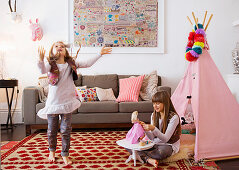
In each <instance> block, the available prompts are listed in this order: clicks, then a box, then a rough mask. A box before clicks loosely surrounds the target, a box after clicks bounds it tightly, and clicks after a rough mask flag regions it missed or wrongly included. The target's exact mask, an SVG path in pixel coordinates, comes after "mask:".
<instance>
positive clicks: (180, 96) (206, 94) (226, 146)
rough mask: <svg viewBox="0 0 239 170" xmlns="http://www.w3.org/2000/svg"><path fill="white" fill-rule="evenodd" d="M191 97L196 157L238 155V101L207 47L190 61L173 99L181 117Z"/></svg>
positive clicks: (197, 158) (196, 158)
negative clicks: (196, 57) (194, 59)
mask: <svg viewBox="0 0 239 170" xmlns="http://www.w3.org/2000/svg"><path fill="white" fill-rule="evenodd" d="M187 96H191V104H192V111H193V116H194V121H195V126H196V141H195V160H199V159H203V158H221V157H230V156H239V133H238V131H239V104H238V103H237V101H236V99H235V97H234V96H233V95H232V93H231V91H230V90H229V88H228V87H227V85H226V83H225V81H224V79H223V77H222V76H221V74H220V72H219V70H218V68H217V66H216V65H215V63H214V62H213V60H212V58H211V56H210V54H209V53H208V51H207V50H206V49H203V53H202V54H201V55H200V57H199V58H198V60H196V61H194V62H190V63H189V65H188V68H187V71H186V73H185V75H184V77H183V79H182V80H181V82H180V83H179V85H178V87H177V88H176V90H175V92H174V93H173V95H172V97H171V99H172V102H173V104H174V106H175V109H176V111H177V112H178V114H179V115H180V116H181V117H182V116H184V113H185V110H186V108H187V105H188V98H187Z"/></svg>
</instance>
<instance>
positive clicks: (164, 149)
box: [126, 145, 173, 163]
mask: <svg viewBox="0 0 239 170" xmlns="http://www.w3.org/2000/svg"><path fill="white" fill-rule="evenodd" d="M126 150H127V151H128V152H129V153H130V154H132V151H131V149H126ZM137 152H138V155H139V156H140V157H141V159H142V160H143V161H144V162H145V163H146V162H147V160H148V159H149V158H153V159H156V160H161V159H165V158H167V157H169V156H171V155H172V153H173V149H172V146H171V145H154V146H153V147H152V148H150V149H148V150H144V151H137Z"/></svg>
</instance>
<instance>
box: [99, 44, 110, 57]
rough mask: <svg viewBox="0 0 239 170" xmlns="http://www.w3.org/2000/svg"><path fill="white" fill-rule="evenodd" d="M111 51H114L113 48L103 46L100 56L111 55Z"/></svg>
mask: <svg viewBox="0 0 239 170" xmlns="http://www.w3.org/2000/svg"><path fill="white" fill-rule="evenodd" d="M111 51H112V48H111V47H105V46H103V47H102V48H101V51H100V55H104V54H110V53H111Z"/></svg>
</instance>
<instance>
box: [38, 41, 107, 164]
mask: <svg viewBox="0 0 239 170" xmlns="http://www.w3.org/2000/svg"><path fill="white" fill-rule="evenodd" d="M78 51H79V50H78ZM110 52H111V48H106V47H103V48H102V49H101V52H100V54H99V55H97V56H96V57H94V58H92V59H90V60H89V61H86V62H84V63H83V62H75V60H74V59H73V58H72V57H71V56H70V55H69V52H68V51H67V49H66V45H65V44H64V43H63V42H62V41H58V42H55V43H54V44H53V45H52V47H51V49H50V52H49V57H48V58H47V62H46V63H45V62H44V57H45V49H44V48H42V47H40V48H39V49H38V54H39V62H38V67H39V69H40V70H41V73H42V74H44V73H47V75H48V79H49V93H48V98H47V101H46V105H45V107H44V108H43V109H41V110H39V111H38V113H37V115H38V116H39V117H40V118H42V119H47V120H48V130H47V135H48V143H49V151H50V153H49V158H48V160H49V161H51V162H54V161H55V151H56V145H57V131H58V122H59V116H60V118H61V124H60V132H61V137H62V151H61V156H62V158H63V161H64V163H65V164H66V165H69V164H71V163H72V161H71V160H70V159H69V158H68V156H69V148H70V133H71V129H72V128H71V116H72V114H71V113H72V112H73V111H74V110H76V109H77V108H78V107H80V105H81V103H80V101H79V100H77V98H76V96H75V84H74V80H77V78H78V76H77V71H76V69H77V68H86V67H90V66H92V65H93V64H94V63H95V62H96V61H97V60H98V59H99V58H100V57H101V56H102V55H104V54H110Z"/></svg>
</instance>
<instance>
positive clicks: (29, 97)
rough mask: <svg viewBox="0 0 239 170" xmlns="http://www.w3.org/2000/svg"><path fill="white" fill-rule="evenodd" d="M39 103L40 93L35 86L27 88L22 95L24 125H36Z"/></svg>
mask: <svg viewBox="0 0 239 170" xmlns="http://www.w3.org/2000/svg"><path fill="white" fill-rule="evenodd" d="M37 103H39V93H38V89H37V87H35V86H30V87H25V88H24V90H23V95H22V113H23V116H24V124H26V125H27V124H35V123H36V104H37Z"/></svg>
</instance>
